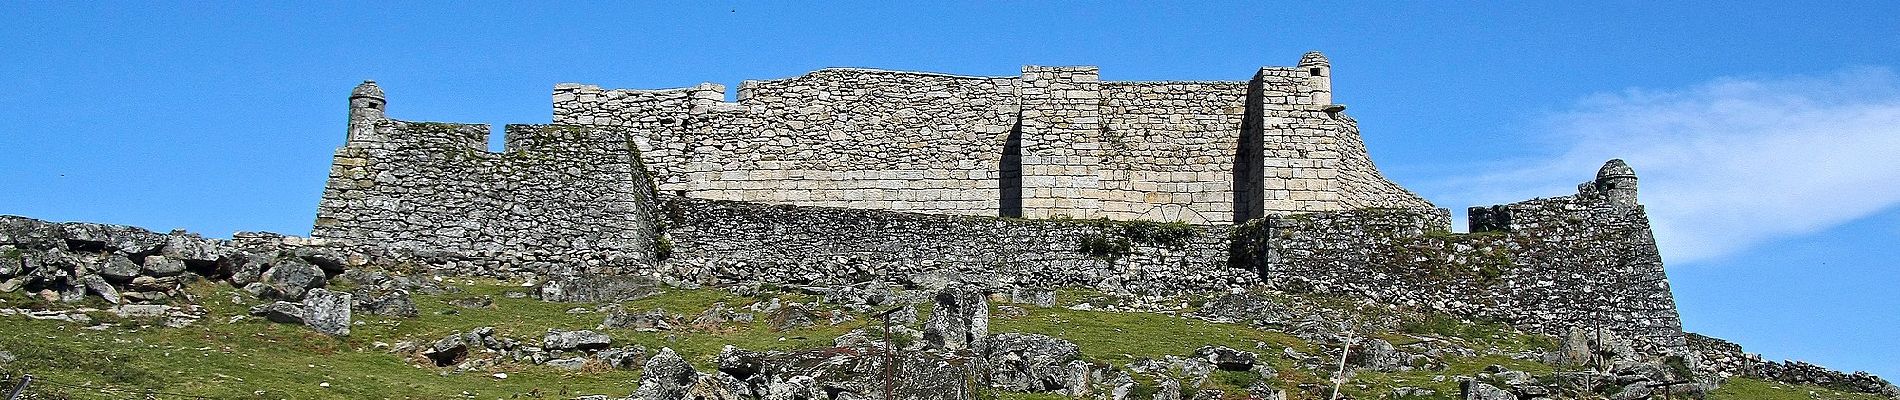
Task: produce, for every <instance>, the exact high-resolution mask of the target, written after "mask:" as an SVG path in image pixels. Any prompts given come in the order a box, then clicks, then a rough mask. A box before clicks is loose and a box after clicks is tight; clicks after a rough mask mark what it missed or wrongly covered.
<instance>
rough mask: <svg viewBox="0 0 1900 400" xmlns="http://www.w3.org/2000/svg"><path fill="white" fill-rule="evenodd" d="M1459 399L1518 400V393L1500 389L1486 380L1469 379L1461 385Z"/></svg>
mask: <svg viewBox="0 0 1900 400" xmlns="http://www.w3.org/2000/svg"><path fill="white" fill-rule="evenodd" d="M1459 391H1460V392H1462V394H1460V395H1459V397H1458V398H1459V399H1463V400H1517V395H1514V394H1511V392H1508V391H1505V390H1504V389H1499V388H1498V387H1496V386H1491V385H1489V384H1486V383H1484V382H1478V381H1472V380H1467V381H1464V382H1463V383H1461V384H1460V385H1459Z"/></svg>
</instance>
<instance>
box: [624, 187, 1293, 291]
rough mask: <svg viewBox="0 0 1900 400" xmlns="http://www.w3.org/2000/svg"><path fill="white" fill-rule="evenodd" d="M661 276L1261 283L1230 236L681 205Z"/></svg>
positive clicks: (825, 281) (1127, 287)
mask: <svg viewBox="0 0 1900 400" xmlns="http://www.w3.org/2000/svg"><path fill="white" fill-rule="evenodd" d="M667 214H668V215H669V217H668V218H669V220H670V221H671V222H670V223H669V226H671V227H672V229H671V230H670V231H669V232H668V236H669V238H670V241H671V243H672V244H673V247H672V253H671V255H670V257H669V258H668V259H667V260H666V261H665V262H664V263H662V267H661V268H662V272H661V273H662V274H663V275H668V276H673V277H678V278H680V279H686V280H690V281H693V282H697V283H702V284H730V283H744V282H763V283H772V284H782V285H809V286H832V287H836V286H842V285H848V284H855V283H860V282H867V281H886V282H896V283H909V284H919V285H929V283H928V282H930V281H933V280H934V281H964V282H971V283H976V284H980V285H984V286H987V287H989V288H990V289H989V290H992V291H997V292H1005V293H1007V292H1009V291H1012V290H1018V289H1053V288H1058V287H1087V288H1094V289H1098V290H1102V291H1104V292H1108V293H1117V294H1126V295H1134V296H1148V297H1153V296H1176V295H1180V294H1183V293H1193V292H1208V291H1217V290H1224V289H1226V288H1230V287H1244V286H1248V285H1252V284H1255V283H1257V282H1258V277H1257V276H1256V275H1254V274H1253V273H1252V272H1251V271H1248V270H1245V269H1235V268H1229V267H1228V263H1227V261H1228V241H1227V237H1228V229H1227V228H1226V227H1217V226H1215V227H1210V226H1191V225H1186V224H1160V223H1150V222H1119V221H1106V220H1087V221H1083V220H1072V221H1064V220H1024V219H1014V218H996V217H978V216H955V215H933V214H918V213H902V212H890V211H880V210H857V209H839V208H823V207H803V206H788V205H765V204H756V203H741V202H729V201H718V200H702V199H692V198H680V199H676V201H672V202H669V206H668V210H667Z"/></svg>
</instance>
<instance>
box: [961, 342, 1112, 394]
mask: <svg viewBox="0 0 1900 400" xmlns="http://www.w3.org/2000/svg"><path fill="white" fill-rule="evenodd" d="M983 347H984V349H983V351H984V354H983V359H984V361H985V362H986V363H987V364H988V366H989V379H990V385H991V386H992V387H995V388H999V389H1004V390H1009V391H1015V392H1045V391H1059V390H1067V389H1070V388H1078V387H1082V386H1083V385H1086V384H1087V381H1086V380H1083V381H1074V379H1075V377H1074V376H1072V374H1070V373H1069V372H1070V371H1069V369H1068V367H1069V364H1070V362H1072V361H1076V360H1079V359H1081V357H1082V352H1081V350H1080V349H1079V348H1077V347H1076V345H1075V343H1071V342H1069V341H1067V340H1062V339H1057V338H1053V337H1049V336H1045V335H1039V334H1033V333H1014V332H1011V333H999V334H996V335H995V336H990V337H989V338H988V339H986V340H985V341H984V345H983ZM1052 386H1053V387H1052Z"/></svg>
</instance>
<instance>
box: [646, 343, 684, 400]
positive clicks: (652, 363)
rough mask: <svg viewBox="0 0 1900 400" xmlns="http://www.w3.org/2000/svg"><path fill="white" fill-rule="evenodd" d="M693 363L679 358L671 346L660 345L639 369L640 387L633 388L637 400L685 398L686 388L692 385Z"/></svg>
mask: <svg viewBox="0 0 1900 400" xmlns="http://www.w3.org/2000/svg"><path fill="white" fill-rule="evenodd" d="M696 375H697V373H696V372H694V371H693V365H692V364H689V363H687V362H686V359H684V358H680V355H679V353H675V352H673V348H671V347H662V348H660V351H659V352H658V353H655V354H653V358H649V359H647V365H646V367H643V368H641V369H640V387H639V388H637V389H634V391H633V397H630V399H637V400H679V399H683V398H686V393H687V389H688V388H690V387H692V385H693V381H694V379H693V378H694V377H695V376H696Z"/></svg>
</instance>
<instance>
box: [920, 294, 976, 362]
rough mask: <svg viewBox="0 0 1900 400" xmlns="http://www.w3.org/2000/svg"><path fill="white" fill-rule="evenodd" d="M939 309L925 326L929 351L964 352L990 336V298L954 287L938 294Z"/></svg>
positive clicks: (925, 336)
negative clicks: (931, 349) (930, 349)
mask: <svg viewBox="0 0 1900 400" xmlns="http://www.w3.org/2000/svg"><path fill="white" fill-rule="evenodd" d="M935 300H936V308H935V309H933V310H932V311H931V313H930V321H929V322H926V323H924V342H925V343H927V344H928V345H929V346H930V348H933V349H939V350H946V351H953V352H954V351H961V350H965V349H969V348H971V347H973V346H975V345H976V344H978V343H979V342H981V341H982V340H983V338H984V337H985V336H987V335H989V330H990V303H989V296H986V295H984V293H983V292H982V291H981V290H978V289H976V288H974V287H971V286H962V285H959V286H951V287H948V288H944V290H943V291H940V292H937V295H936V297H935Z"/></svg>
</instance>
